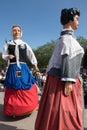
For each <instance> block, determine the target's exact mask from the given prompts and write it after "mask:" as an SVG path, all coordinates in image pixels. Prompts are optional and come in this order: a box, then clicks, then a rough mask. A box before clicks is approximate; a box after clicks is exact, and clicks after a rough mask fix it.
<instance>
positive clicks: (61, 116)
mask: <svg viewBox="0 0 87 130" xmlns="http://www.w3.org/2000/svg"><path fill="white" fill-rule="evenodd" d="M79 16H80V11H79V10H78V9H77V8H70V9H63V10H62V11H61V24H62V25H63V30H62V31H61V35H60V38H59V39H58V41H57V44H56V46H55V49H54V51H53V54H52V57H51V59H50V61H49V65H48V68H47V73H48V76H47V80H46V84H45V87H44V90H43V94H42V97H41V100H40V106H39V111H38V114H37V118H36V122H35V130H82V129H83V126H82V85H81V81H80V79H79V71H80V63H81V58H82V55H83V53H84V51H83V48H82V47H81V46H80V44H79V43H78V41H77V40H76V39H75V37H74V34H73V33H74V30H76V29H77V28H78V17H79Z"/></svg>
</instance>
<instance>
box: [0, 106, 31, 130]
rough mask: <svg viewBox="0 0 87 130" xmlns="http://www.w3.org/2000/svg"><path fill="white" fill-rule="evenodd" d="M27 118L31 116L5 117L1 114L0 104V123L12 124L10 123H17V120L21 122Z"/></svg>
mask: <svg viewBox="0 0 87 130" xmlns="http://www.w3.org/2000/svg"><path fill="white" fill-rule="evenodd" d="M29 116H31V114H30V115H24V116H17V117H12V116H5V115H4V114H3V105H2V104H0V121H4V122H12V121H17V120H22V119H24V118H27V117H29ZM9 130H10V129H9ZM12 130H14V129H12Z"/></svg>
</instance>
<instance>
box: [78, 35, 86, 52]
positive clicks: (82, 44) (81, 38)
mask: <svg viewBox="0 0 87 130" xmlns="http://www.w3.org/2000/svg"><path fill="white" fill-rule="evenodd" d="M77 40H78V41H79V43H80V45H81V46H82V47H83V48H84V50H86V49H87V39H85V38H84V37H82V36H79V37H77Z"/></svg>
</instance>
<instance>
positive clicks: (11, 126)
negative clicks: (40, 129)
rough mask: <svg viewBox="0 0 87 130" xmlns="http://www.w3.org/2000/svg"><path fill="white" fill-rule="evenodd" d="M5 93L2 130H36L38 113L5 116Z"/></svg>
mask: <svg viewBox="0 0 87 130" xmlns="http://www.w3.org/2000/svg"><path fill="white" fill-rule="evenodd" d="M3 97H4V92H0V130H34V123H35V119H36V115H37V111H35V112H34V113H33V114H31V115H30V116H27V117H22V118H15V119H13V118H7V117H5V116H4V115H3ZM84 130H87V109H85V114H84Z"/></svg>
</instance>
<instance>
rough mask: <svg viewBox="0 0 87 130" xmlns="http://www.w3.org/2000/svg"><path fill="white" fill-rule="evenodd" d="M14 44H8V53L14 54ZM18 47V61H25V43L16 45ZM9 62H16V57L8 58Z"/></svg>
mask: <svg viewBox="0 0 87 130" xmlns="http://www.w3.org/2000/svg"><path fill="white" fill-rule="evenodd" d="M15 47H16V46H15V45H8V54H12V55H14V56H15ZM18 49H19V62H25V61H26V45H25V44H24V45H18ZM10 62H11V63H12V62H16V57H14V58H13V59H10Z"/></svg>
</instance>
